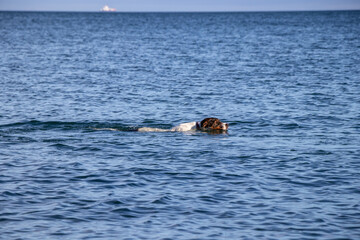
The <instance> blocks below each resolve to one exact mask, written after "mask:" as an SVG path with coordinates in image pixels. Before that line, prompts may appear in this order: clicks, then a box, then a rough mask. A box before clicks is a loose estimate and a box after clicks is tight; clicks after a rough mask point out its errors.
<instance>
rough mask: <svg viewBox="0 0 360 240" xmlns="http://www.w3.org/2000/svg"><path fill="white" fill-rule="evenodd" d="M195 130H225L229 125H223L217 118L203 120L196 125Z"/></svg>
mask: <svg viewBox="0 0 360 240" xmlns="http://www.w3.org/2000/svg"><path fill="white" fill-rule="evenodd" d="M196 128H197V129H199V130H207V131H208V130H227V129H228V128H229V124H227V123H223V122H221V121H220V119H218V118H205V119H204V120H202V121H201V122H197V123H196Z"/></svg>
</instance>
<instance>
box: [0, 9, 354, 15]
mask: <svg viewBox="0 0 360 240" xmlns="http://www.w3.org/2000/svg"><path fill="white" fill-rule="evenodd" d="M344 11H360V8H359V9H329V10H326V9H322V10H237V11H234V10H222V11H205V10H200V11H115V12H104V11H99V10H98V11H79V10H77V11H76V10H0V12H54V13H55V12H58V13H65V12H68V13H104V14H109V13H110V14H116V13H247V12H249V13H256V12H344Z"/></svg>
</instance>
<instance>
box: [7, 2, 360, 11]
mask: <svg viewBox="0 0 360 240" xmlns="http://www.w3.org/2000/svg"><path fill="white" fill-rule="evenodd" d="M106 4H107V5H109V7H111V8H116V10H117V11H119V12H149V11H151V12H153V11H156V12H158V11H160V12H162V11H171V12H173V11H175V12H177V11H181V12H182V11H303V10H305V11H307V10H310V11H311V10H360V0H0V11H1V10H5V11H7V10H10V11H22V10H23V11H99V10H100V9H101V8H102V7H103V6H104V5H106Z"/></svg>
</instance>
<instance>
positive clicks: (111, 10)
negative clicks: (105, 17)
mask: <svg viewBox="0 0 360 240" xmlns="http://www.w3.org/2000/svg"><path fill="white" fill-rule="evenodd" d="M100 11H102V12H116V9H115V8H109V6H108V5H105V6H104V7H103V8H102V9H100Z"/></svg>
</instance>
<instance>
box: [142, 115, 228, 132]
mask: <svg viewBox="0 0 360 240" xmlns="http://www.w3.org/2000/svg"><path fill="white" fill-rule="evenodd" d="M228 128H229V124H227V123H223V122H221V121H220V119H218V118H205V119H204V120H202V121H201V122H189V123H182V124H180V125H179V126H176V127H173V128H171V129H159V128H148V127H143V128H139V129H137V131H139V132H186V131H195V130H201V131H226V130H228Z"/></svg>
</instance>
